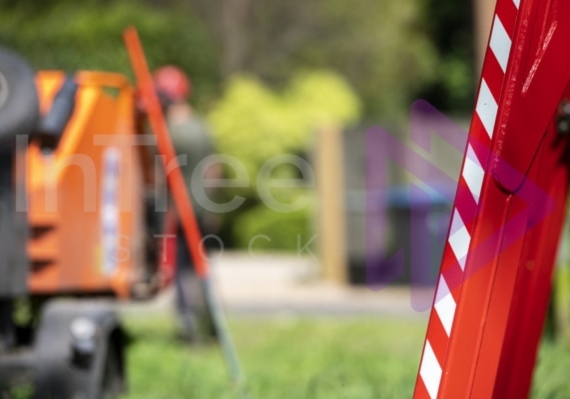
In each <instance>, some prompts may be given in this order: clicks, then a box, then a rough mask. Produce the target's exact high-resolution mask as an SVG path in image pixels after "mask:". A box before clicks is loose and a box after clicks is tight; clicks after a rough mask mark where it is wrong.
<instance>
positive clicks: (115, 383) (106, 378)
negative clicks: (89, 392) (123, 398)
mask: <svg viewBox="0 0 570 399" xmlns="http://www.w3.org/2000/svg"><path fill="white" fill-rule="evenodd" d="M121 392H123V377H122V374H121V366H120V360H119V353H118V352H117V350H116V348H115V345H114V344H113V343H112V342H110V343H109V347H108V348H107V354H106V355H105V365H104V370H103V378H102V380H101V394H100V395H99V398H100V399H115V398H117V397H118V396H119V394H120V393H121Z"/></svg>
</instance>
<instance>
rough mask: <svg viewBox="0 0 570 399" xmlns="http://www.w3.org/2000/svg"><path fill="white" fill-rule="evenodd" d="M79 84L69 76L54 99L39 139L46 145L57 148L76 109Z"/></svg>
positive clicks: (40, 127) (41, 127) (41, 128)
mask: <svg viewBox="0 0 570 399" xmlns="http://www.w3.org/2000/svg"><path fill="white" fill-rule="evenodd" d="M78 87H79V86H78V84H77V82H76V81H75V78H74V77H73V76H67V77H66V79H65V81H64V82H63V84H62V86H61V88H60V89H59V91H58V92H57V94H56V95H55V97H54V100H53V104H52V106H51V109H50V110H49V111H48V113H47V114H46V115H45V116H44V117H43V118H42V120H41V122H40V126H39V129H38V137H39V138H40V139H41V140H42V143H43V144H44V145H47V146H50V147H55V146H57V143H58V142H59V139H60V138H61V136H62V134H63V132H64V130H65V127H66V126H67V123H68V122H69V120H70V119H71V115H73V110H74V109H75V94H76V93H77V89H78Z"/></svg>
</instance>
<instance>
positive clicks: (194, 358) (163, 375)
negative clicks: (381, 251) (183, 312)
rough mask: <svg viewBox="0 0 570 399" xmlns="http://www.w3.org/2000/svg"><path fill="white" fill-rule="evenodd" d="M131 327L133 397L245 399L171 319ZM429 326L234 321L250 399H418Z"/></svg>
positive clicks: (216, 361) (209, 352)
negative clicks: (183, 340)
mask: <svg viewBox="0 0 570 399" xmlns="http://www.w3.org/2000/svg"><path fill="white" fill-rule="evenodd" d="M152 320H153V321H149V320H148V319H147V320H145V321H143V320H130V321H128V322H127V325H128V326H129V330H130V331H131V332H132V334H133V336H134V338H135V341H134V343H133V344H132V346H131V347H130V349H129V356H128V361H129V367H130V371H129V379H130V391H129V394H128V395H127V396H126V398H129V399H130V398H133V399H134V398H145V399H159V398H165V399H166V398H196V399H198V398H208V399H212V398H242V397H244V396H243V395H241V394H240V392H239V391H238V390H236V389H234V388H232V386H231V384H230V383H229V379H228V374H227V372H226V369H225V363H224V360H223V358H222V355H221V352H220V351H219V349H218V347H217V346H215V345H213V346H204V347H199V348H190V347H185V346H184V345H181V344H180V343H179V342H177V341H176V339H174V337H175V333H176V332H175V328H174V326H173V324H172V323H170V322H169V321H168V320H166V319H164V318H163V319H159V320H156V319H152ZM424 325H425V322H423V321H420V320H408V321H402V320H400V321H395V320H378V319H346V318H344V319H331V318H327V319H324V318H320V319H312V320H311V319H303V318H295V317H285V318H247V319H235V320H232V321H231V328H232V334H233V338H234V341H235V345H236V348H237V350H238V351H239V353H240V359H241V362H242V367H243V369H244V372H245V374H246V380H247V382H246V390H247V392H248V394H249V396H248V397H249V398H250V399H256V398H259V399H279V398H295V399H302V398H311V399H319V398H339V399H340V398H347V399H348V398H351V399H352V398H362V399H366V398H398V399H400V398H405V397H411V394H412V391H413V384H414V382H415V377H416V373H417V367H418V359H419V356H420V354H421V346H422V343H423V335H424V328H425V326H424Z"/></svg>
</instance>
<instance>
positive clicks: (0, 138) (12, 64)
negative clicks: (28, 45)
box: [0, 46, 39, 146]
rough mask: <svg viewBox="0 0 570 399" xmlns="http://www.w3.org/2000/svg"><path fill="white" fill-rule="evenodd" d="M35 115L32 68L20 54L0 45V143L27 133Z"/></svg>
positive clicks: (32, 124)
mask: <svg viewBox="0 0 570 399" xmlns="http://www.w3.org/2000/svg"><path fill="white" fill-rule="evenodd" d="M38 115H39V106H38V94H37V91H36V86H35V82H34V71H33V69H32V68H31V67H30V66H29V65H28V63H27V62H26V61H24V60H23V59H22V58H21V57H20V56H18V55H16V54H15V53H14V52H12V51H10V50H8V49H6V48H4V47H1V46H0V121H2V123H0V146H8V145H13V143H14V138H15V137H16V135H18V134H24V135H25V134H30V133H31V132H32V130H33V129H34V128H35V127H36V124H37V121H38Z"/></svg>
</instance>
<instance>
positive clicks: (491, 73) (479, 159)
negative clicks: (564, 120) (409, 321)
mask: <svg viewBox="0 0 570 399" xmlns="http://www.w3.org/2000/svg"><path fill="white" fill-rule="evenodd" d="M519 6H520V0H499V2H498V5H497V10H496V14H495V18H494V20H493V26H492V30H491V37H490V39H489V46H488V49H487V54H486V57H485V64H484V66H483V74H482V77H481V85H480V88H479V94H478V97H477V102H476V106H475V115H474V119H473V121H472V126H471V130H470V133H469V141H468V145H467V149H466V152H465V156H464V161H463V167H462V171H461V175H460V178H459V182H458V188H457V194H456V199H455V204H454V209H453V216H452V221H451V225H450V229H449V233H448V240H447V243H446V246H445V250H444V254H443V259H442V265H441V270H440V277H439V281H438V285H437V289H436V295H435V299H434V305H433V307H432V312H431V315H430V320H429V324H428V331H427V335H426V341H425V344H424V350H423V353H422V358H421V363H420V369H419V374H418V383H417V384H416V390H415V393H414V398H416V399H419V398H430V399H435V398H437V397H438V393H439V388H440V384H441V379H442V376H443V375H445V358H446V355H447V348H448V345H449V340H450V337H451V334H452V333H453V322H454V318H455V311H456V308H457V300H458V298H459V292H460V289H461V282H462V278H463V272H464V269H465V263H466V259H467V256H468V253H469V246H470V244H471V236H472V229H473V225H474V219H475V216H476V213H477V207H478V204H479V198H480V194H481V187H482V185H483V179H484V177H485V165H486V164H487V156H488V155H487V154H486V153H480V154H478V153H477V151H481V149H480V145H479V146H477V145H475V143H482V144H485V145H487V146H488V147H487V148H489V147H490V144H491V140H492V138H493V134H494V131H495V125H496V120H497V113H498V103H499V97H500V95H501V90H502V87H503V81H504V77H505V72H506V70H507V66H508V61H509V57H510V53H511V46H512V38H513V33H514V28H515V22H516V17H517V13H518V9H519Z"/></svg>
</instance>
